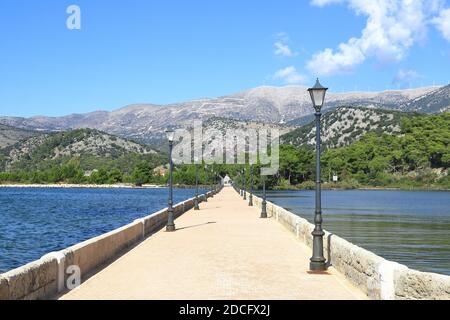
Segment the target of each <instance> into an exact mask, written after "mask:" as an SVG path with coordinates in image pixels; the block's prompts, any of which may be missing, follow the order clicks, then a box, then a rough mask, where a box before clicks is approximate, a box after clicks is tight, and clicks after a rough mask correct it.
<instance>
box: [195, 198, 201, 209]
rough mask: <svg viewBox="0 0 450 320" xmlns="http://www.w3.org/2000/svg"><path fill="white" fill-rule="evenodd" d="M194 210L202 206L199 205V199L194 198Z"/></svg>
mask: <svg viewBox="0 0 450 320" xmlns="http://www.w3.org/2000/svg"><path fill="white" fill-rule="evenodd" d="M194 210H200V207H199V206H198V199H197V198H195V199H194Z"/></svg>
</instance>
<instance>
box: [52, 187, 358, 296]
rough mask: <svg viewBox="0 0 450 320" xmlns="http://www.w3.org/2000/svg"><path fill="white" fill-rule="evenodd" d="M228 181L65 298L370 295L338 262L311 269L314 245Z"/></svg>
mask: <svg viewBox="0 0 450 320" xmlns="http://www.w3.org/2000/svg"><path fill="white" fill-rule="evenodd" d="M259 215H260V211H259V209H257V208H255V207H249V206H248V202H245V201H244V200H242V198H241V197H240V196H239V194H237V193H236V192H235V191H234V190H233V189H232V188H224V189H223V190H222V191H221V192H220V193H219V194H218V195H216V196H215V197H214V198H213V199H210V200H208V202H207V203H202V204H201V210H200V211H194V210H191V211H188V212H187V213H185V214H184V215H183V216H181V217H180V218H179V219H177V220H176V226H177V228H178V230H177V231H176V232H173V233H168V232H165V230H162V231H160V232H158V233H156V234H154V235H153V236H151V237H150V238H148V239H147V240H145V241H144V242H142V243H141V244H139V245H138V246H137V247H135V248H133V249H132V250H131V251H129V252H128V253H126V254H125V255H123V256H122V257H120V258H119V259H117V260H116V261H115V262H113V263H112V264H111V265H109V266H108V267H106V268H105V269H103V270H101V271H100V272H99V273H97V274H96V275H94V276H93V277H91V278H90V279H88V280H87V281H86V282H84V283H83V284H82V285H81V286H79V287H78V288H76V289H74V290H72V291H71V292H69V293H67V294H66V295H64V296H62V297H61V299H87V300H90V299H101V300H103V299H140V300H147V299H155V300H159V299H175V300H179V299H188V300H209V299H212V300H218V299H224V300H232V299H249V300H254V299H262V300H265V299H276V300H277V299H296V300H297V299H298V300H303V299H305V300H312V299H339V300H346V299H351V300H355V299H366V296H365V295H364V294H363V293H362V292H361V291H360V290H358V289H357V288H355V287H354V286H352V285H351V284H350V283H349V282H348V281H347V280H346V279H345V278H344V277H343V276H342V275H341V274H339V273H338V272H337V271H336V270H335V269H333V268H330V269H329V270H328V274H309V273H308V267H309V258H310V256H311V251H310V249H309V248H308V247H307V246H306V245H304V244H303V243H302V242H300V241H299V240H297V239H296V238H295V236H294V235H293V234H291V233H289V232H288V231H287V230H286V229H284V227H283V226H281V225H280V224H278V223H277V222H276V221H274V220H272V219H259Z"/></svg>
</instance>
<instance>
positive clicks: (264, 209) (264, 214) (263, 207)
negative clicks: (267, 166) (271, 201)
mask: <svg viewBox="0 0 450 320" xmlns="http://www.w3.org/2000/svg"><path fill="white" fill-rule="evenodd" d="M262 180H263V201H262V204H261V219H266V218H267V201H266V198H267V197H266V176H262Z"/></svg>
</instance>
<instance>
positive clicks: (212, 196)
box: [209, 167, 215, 198]
mask: <svg viewBox="0 0 450 320" xmlns="http://www.w3.org/2000/svg"><path fill="white" fill-rule="evenodd" d="M214 175H215V172H214V167H211V180H210V181H209V189H210V191H211V198H214Z"/></svg>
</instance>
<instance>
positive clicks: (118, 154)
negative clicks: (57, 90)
mask: <svg viewBox="0 0 450 320" xmlns="http://www.w3.org/2000/svg"><path fill="white" fill-rule="evenodd" d="M449 128H450V113H442V114H439V115H427V116H426V115H409V116H405V117H402V120H401V124H400V132H399V133H398V134H395V135H391V134H386V133H380V132H378V131H370V132H368V133H366V134H365V135H363V136H362V137H361V138H360V139H359V140H358V141H356V142H353V143H351V144H350V145H348V146H345V147H341V148H335V149H326V150H325V151H324V152H323V154H322V181H323V182H324V185H323V186H324V188H345V189H353V188H361V187H398V188H407V189H410V188H433V189H450V177H449V176H448V175H447V174H446V173H447V172H448V168H449V166H450V146H449V143H450V130H449ZM91 133H92V132H91ZM94 133H95V132H94ZM86 134H87V133H86V131H85V130H84V133H80V132H73V133H71V134H60V135H59V136H57V137H53V138H52V139H50V141H48V139H47V141H46V142H44V143H42V144H41V145H40V147H38V148H35V149H33V150H32V151H31V152H29V154H28V155H27V156H25V157H23V159H22V160H20V161H18V162H16V163H14V164H13V165H12V167H11V170H8V171H7V172H3V173H0V183H1V182H15V183H59V182H66V183H93V184H112V183H122V182H123V183H134V184H136V185H142V184H148V183H152V184H166V183H167V179H168V177H167V175H166V176H164V175H160V173H159V171H158V170H155V168H156V167H158V166H161V165H165V164H167V162H168V160H167V157H166V155H164V154H161V153H139V152H138V151H131V152H130V151H129V150H128V151H127V150H124V149H123V147H120V146H119V145H118V144H115V145H113V146H112V148H111V147H110V148H108V149H101V148H100V151H98V150H97V152H96V154H92V152H91V151H86V152H81V153H80V154H78V155H77V156H72V157H70V156H60V157H55V156H54V150H55V147H58V148H61V147H62V146H69V145H72V144H73V143H74V141H83V140H84V139H86ZM111 139H112V138H111ZM117 143H118V142H117ZM134 147H135V146H134ZM142 148H146V147H145V146H142ZM3 150H5V149H2V151H3ZM6 155H7V153H5V152H0V162H3V163H4V162H5V161H7V157H6ZM199 168H200V169H199V178H200V183H201V184H212V183H214V182H215V181H217V177H214V176H212V173H211V171H210V170H211V169H212V168H213V169H214V171H215V172H217V173H219V174H220V175H222V176H224V175H225V174H229V175H230V176H231V177H233V178H234V179H235V180H236V181H237V182H238V183H239V184H242V182H243V177H242V176H241V174H240V172H241V171H242V169H243V168H244V166H243V165H213V166H209V169H208V171H206V172H205V170H204V167H203V165H201V166H199ZM248 171H249V166H248V165H247V172H248ZM259 172H260V166H259V165H254V166H253V173H254V184H255V186H256V187H255V188H258V187H260V186H261V184H262V180H261V177H260V176H259V174H258V173H259ZM334 174H337V175H338V176H339V182H338V183H333V182H331V180H332V176H333V175H334ZM314 178H315V152H314V149H313V148H311V147H308V146H300V147H296V146H294V145H290V144H287V145H281V146H280V169H279V172H278V174H277V175H274V176H271V177H267V180H266V182H267V187H268V188H278V189H293V188H299V189H314V188H315V184H314V182H313V181H314ZM174 183H175V184H179V185H193V184H195V166H194V165H183V166H177V167H176V168H175V171H174Z"/></svg>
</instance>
